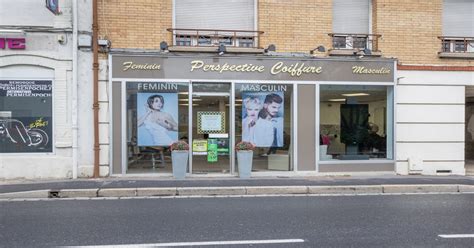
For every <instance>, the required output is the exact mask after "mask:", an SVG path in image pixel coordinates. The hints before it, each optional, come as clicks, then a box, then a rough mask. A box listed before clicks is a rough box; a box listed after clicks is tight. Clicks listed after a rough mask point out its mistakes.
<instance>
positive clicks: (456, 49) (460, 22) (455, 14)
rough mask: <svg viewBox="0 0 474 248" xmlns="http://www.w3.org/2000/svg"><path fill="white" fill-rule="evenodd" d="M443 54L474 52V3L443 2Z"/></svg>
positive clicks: (470, 1)
mask: <svg viewBox="0 0 474 248" xmlns="http://www.w3.org/2000/svg"><path fill="white" fill-rule="evenodd" d="M440 39H441V52H442V53H472V52H474V1H472V0H444V1H443V36H441V37H440Z"/></svg>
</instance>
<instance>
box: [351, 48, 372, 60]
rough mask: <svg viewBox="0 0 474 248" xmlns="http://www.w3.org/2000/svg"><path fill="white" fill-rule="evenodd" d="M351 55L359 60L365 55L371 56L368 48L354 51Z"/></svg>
mask: <svg viewBox="0 0 474 248" xmlns="http://www.w3.org/2000/svg"><path fill="white" fill-rule="evenodd" d="M353 54H354V56H359V59H361V58H363V57H364V56H366V55H372V50H370V49H368V48H364V49H357V50H355V51H354V53H353Z"/></svg>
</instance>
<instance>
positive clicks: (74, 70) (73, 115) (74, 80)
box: [71, 0, 78, 179]
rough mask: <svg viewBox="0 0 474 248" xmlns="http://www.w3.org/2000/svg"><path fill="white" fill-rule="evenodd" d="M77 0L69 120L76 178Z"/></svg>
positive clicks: (74, 14)
mask: <svg viewBox="0 0 474 248" xmlns="http://www.w3.org/2000/svg"><path fill="white" fill-rule="evenodd" d="M77 13H78V10H77V0H73V6H72V22H73V23H72V111H71V112H72V113H71V118H72V120H71V122H72V178H73V179H76V178H77V167H78V160H77V152H78V151H77V150H78V149H77V140H78V124H77V122H78V116H77V113H78V111H77V108H78V106H77V96H78V95H77V91H78V89H77V88H78V84H77V76H78V67H77V29H78V27H77V23H78V21H77V18H78V16H77Z"/></svg>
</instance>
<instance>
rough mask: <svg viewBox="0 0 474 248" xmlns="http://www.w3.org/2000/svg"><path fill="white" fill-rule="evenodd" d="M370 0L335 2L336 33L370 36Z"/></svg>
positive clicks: (333, 28)
mask: <svg viewBox="0 0 474 248" xmlns="http://www.w3.org/2000/svg"><path fill="white" fill-rule="evenodd" d="M369 7H370V0H351V1H347V0H333V18H332V31H333V32H334V33H349V34H368V33H369V15H370V12H369Z"/></svg>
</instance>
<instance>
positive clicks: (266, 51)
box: [264, 44, 276, 53]
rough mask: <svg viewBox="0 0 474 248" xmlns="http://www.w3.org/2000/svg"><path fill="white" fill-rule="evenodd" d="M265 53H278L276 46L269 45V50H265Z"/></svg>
mask: <svg viewBox="0 0 474 248" xmlns="http://www.w3.org/2000/svg"><path fill="white" fill-rule="evenodd" d="M264 51H265V53H268V52H275V51H276V46H275V45H274V44H270V45H268V47H267V48H265V50H264Z"/></svg>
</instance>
